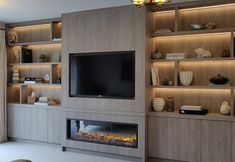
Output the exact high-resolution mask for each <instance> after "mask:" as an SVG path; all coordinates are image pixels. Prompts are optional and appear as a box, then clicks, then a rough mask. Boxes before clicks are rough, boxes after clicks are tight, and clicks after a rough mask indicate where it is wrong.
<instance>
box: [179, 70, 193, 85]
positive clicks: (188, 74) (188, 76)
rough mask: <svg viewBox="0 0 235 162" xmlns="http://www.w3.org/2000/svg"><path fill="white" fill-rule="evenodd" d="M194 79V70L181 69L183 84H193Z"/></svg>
mask: <svg viewBox="0 0 235 162" xmlns="http://www.w3.org/2000/svg"><path fill="white" fill-rule="evenodd" d="M192 81H193V72H192V71H181V72H180V82H181V84H182V85H183V86H189V85H191V83H192Z"/></svg>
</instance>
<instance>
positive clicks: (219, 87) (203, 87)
mask: <svg viewBox="0 0 235 162" xmlns="http://www.w3.org/2000/svg"><path fill="white" fill-rule="evenodd" d="M151 87H152V88H158V89H161V88H162V89H163V88H168V89H171V88H173V89H229V90H231V89H235V87H234V86H151Z"/></svg>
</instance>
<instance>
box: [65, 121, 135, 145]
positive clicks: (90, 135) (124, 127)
mask: <svg viewBox="0 0 235 162" xmlns="http://www.w3.org/2000/svg"><path fill="white" fill-rule="evenodd" d="M67 139H69V140H74V141H82V142H91V143H98V144H106V145H114V146H122V147H130V148H138V125H137V124H127V123H114V122H103V121H92V120H77V119H67Z"/></svg>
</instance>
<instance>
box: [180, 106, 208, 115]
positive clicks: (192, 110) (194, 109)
mask: <svg viewBox="0 0 235 162" xmlns="http://www.w3.org/2000/svg"><path fill="white" fill-rule="evenodd" d="M179 113H180V114H191V115H206V114H207V113H208V110H207V109H203V107H202V106H192V105H183V106H181V108H180V110H179Z"/></svg>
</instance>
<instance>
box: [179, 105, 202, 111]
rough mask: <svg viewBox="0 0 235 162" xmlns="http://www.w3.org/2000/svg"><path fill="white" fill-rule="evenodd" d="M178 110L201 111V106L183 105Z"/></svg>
mask: <svg viewBox="0 0 235 162" xmlns="http://www.w3.org/2000/svg"><path fill="white" fill-rule="evenodd" d="M180 110H191V111H201V110H202V106H193V105H183V106H181V108H180Z"/></svg>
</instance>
